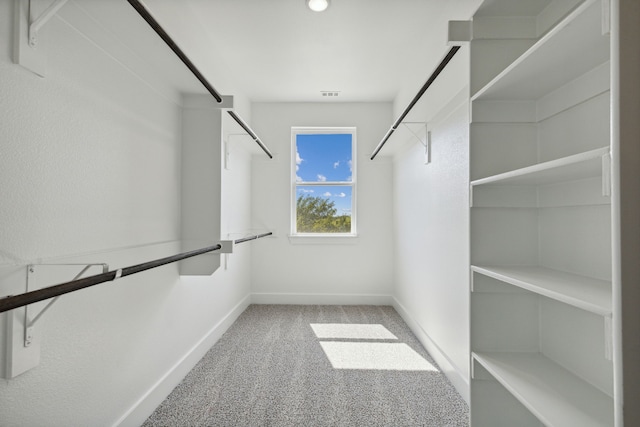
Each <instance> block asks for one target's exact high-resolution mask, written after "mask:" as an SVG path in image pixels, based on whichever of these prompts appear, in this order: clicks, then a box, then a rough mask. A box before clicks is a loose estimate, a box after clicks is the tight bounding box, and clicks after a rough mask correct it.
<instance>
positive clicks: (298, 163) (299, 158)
mask: <svg viewBox="0 0 640 427" xmlns="http://www.w3.org/2000/svg"><path fill="white" fill-rule="evenodd" d="M302 162H304V159H303V158H302V157H300V153H298V150H296V172H297V171H298V169H300V163H302ZM300 181H302V180H300Z"/></svg>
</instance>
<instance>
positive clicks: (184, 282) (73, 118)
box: [0, 1, 251, 426]
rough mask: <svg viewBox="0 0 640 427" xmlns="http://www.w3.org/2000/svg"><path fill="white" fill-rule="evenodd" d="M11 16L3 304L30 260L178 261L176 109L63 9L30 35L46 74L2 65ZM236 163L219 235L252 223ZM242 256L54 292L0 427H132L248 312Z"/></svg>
mask: <svg viewBox="0 0 640 427" xmlns="http://www.w3.org/2000/svg"><path fill="white" fill-rule="evenodd" d="M12 7H13V2H10V1H2V2H0V117H2V120H0V182H1V183H2V185H0V206H1V208H0V296H4V295H8V294H15V293H20V292H22V291H24V286H25V271H26V269H25V265H26V264H28V263H40V262H47V263H62V262H107V263H109V265H110V267H111V268H119V267H124V266H128V265H133V264H136V263H139V262H144V261H148V260H152V259H155V258H158V257H162V256H167V255H171V254H174V253H177V252H179V249H180V246H179V242H178V240H179V239H180V170H181V163H180V159H181V139H180V136H181V130H182V124H181V109H180V106H179V105H177V104H176V103H175V99H174V98H171V97H167V96H165V94H166V88H162V87H154V86H153V84H151V83H149V82H155V83H154V84H156V83H157V84H159V83H158V78H157V76H155V75H154V76H149V79H145V75H141V74H139V73H138V72H133V71H132V68H131V67H130V65H131V64H130V63H127V62H124V61H123V59H122V57H118V56H117V55H118V52H120V53H122V52H125V53H126V47H123V46H122V45H118V44H117V41H116V39H117V38H116V37H109V34H108V33H104V34H100V33H99V31H100V28H99V27H97V26H93V27H92V31H97V32H94V33H92V34H91V37H88V36H87V34H83V33H81V32H80V30H78V28H76V27H75V24H76V23H75V22H71V20H69V19H67V18H68V17H70V16H71V17H72V16H73V13H75V12H76V9H74V8H76V7H77V5H75V4H74V3H73V2H69V4H68V5H66V6H65V7H64V8H63V9H61V11H60V12H59V14H58V16H56V17H55V18H53V19H52V20H51V21H50V22H49V23H48V24H47V26H46V28H45V29H44V30H43V32H42V34H41V35H42V36H43V38H44V39H46V51H45V53H46V57H47V60H48V70H47V75H46V77H45V78H40V77H37V76H35V75H34V74H32V73H31V72H29V71H27V70H26V69H24V68H22V67H20V66H18V65H15V64H13V63H12V61H11V41H12V33H11V29H12V26H13V25H12V20H11V17H12ZM67 8H69V9H67ZM72 12H73V13H72ZM81 22H84V23H86V22H87V21H85V20H82V21H81ZM106 31H108V29H107V30H106ZM95 35H102V36H105V35H106V36H107V37H103V38H102V40H108V41H109V43H113V44H109V45H99V46H98V45H96V44H95V42H94V41H92V40H94V39H92V37H93V36H95ZM43 49H44V48H43ZM129 55H130V52H129ZM150 69H153V68H152V67H151V68H150ZM138 71H139V70H138ZM215 137H217V138H218V139H219V135H216V136H215ZM214 140H215V138H214ZM236 161H237V162H236V165H237V167H236V168H235V169H234V170H233V171H225V172H223V178H222V179H223V182H224V184H223V185H224V188H225V189H226V190H223V192H224V191H227V192H232V193H233V197H231V198H228V200H229V202H230V205H227V206H225V207H224V209H227V210H228V211H230V212H233V213H234V216H233V219H228V220H227V221H226V223H225V226H226V227H227V229H226V230H223V231H224V232H225V233H229V232H242V231H244V230H246V229H248V228H249V225H250V224H249V212H250V211H249V202H250V201H249V185H250V178H249V176H250V172H249V162H250V153H244V152H242V151H239V152H238V153H237V156H236ZM231 204H232V205H231ZM226 217H227V218H228V217H229V215H228V214H226ZM250 251H251V248H250V247H240V248H238V251H237V253H236V254H233V259H232V262H230V263H229V267H228V269H221V270H219V271H218V272H216V274H215V275H214V276H210V277H189V278H180V277H179V276H178V273H177V266H176V265H168V266H165V267H162V268H159V269H155V270H152V271H149V272H145V273H141V274H139V275H136V276H131V277H127V278H124V279H121V280H119V281H116V282H113V283H109V284H104V285H101V286H96V287H93V288H90V289H86V290H83V291H79V292H75V293H73V294H69V295H66V296H64V297H62V298H61V299H60V300H59V301H58V302H57V303H56V304H55V305H54V306H53V307H52V308H51V310H50V311H49V312H47V313H46V315H44V316H43V318H42V319H41V321H40V322H39V324H38V326H37V328H38V334H39V336H40V337H41V361H40V364H39V365H38V366H37V367H36V368H34V369H32V370H30V371H28V372H26V373H24V374H22V375H20V376H18V377H17V378H15V379H13V380H0V419H1V420H2V421H0V424H3V425H29V426H31V425H34V426H35V425H48V426H71V425H78V426H88V425H112V424H114V423H117V422H119V421H122V422H124V423H125V424H136V423H137V422H139V421H140V417H143V418H144V416H145V415H144V413H145V411H146V412H148V413H150V412H151V411H152V410H153V408H154V402H155V404H157V403H159V401H160V400H161V399H162V398H163V397H164V396H162V394H163V393H165V395H166V393H168V392H169V391H170V390H171V387H172V385H171V384H173V383H175V382H177V381H179V379H180V378H179V377H180V375H184V374H185V373H186V371H185V372H183V371H184V369H185V366H187V365H189V364H190V363H191V364H193V363H195V362H196V361H197V358H196V359H195V360H191V358H190V357H189V356H191V357H193V356H194V355H197V354H198V352H199V351H201V350H202V348H201V347H203V346H204V347H206V346H208V345H211V343H212V340H215V338H216V336H218V335H219V333H221V330H222V329H224V327H225V325H226V324H225V323H224V321H225V318H226V316H227V315H228V314H230V313H236V312H237V311H238V310H241V308H242V307H243V304H244V303H248V294H249V277H250V276H249V272H248V268H247V267H248V264H249V256H250ZM47 278H48V279H50V280H59V278H57V277H54V276H47V275H46V274H45V276H43V279H42V280H43V281H44V282H46V281H47V280H48V279H47ZM68 279H71V277H69V278H68ZM54 283H56V282H55V281H54V282H53V283H50V284H54ZM234 308H236V309H237V310H236V311H235V312H234V311H233V310H234ZM221 322H222V323H221ZM216 326H219V327H218V328H216ZM188 367H189V366H187V369H188ZM158 399H160V400H158ZM138 404H139V406H138Z"/></svg>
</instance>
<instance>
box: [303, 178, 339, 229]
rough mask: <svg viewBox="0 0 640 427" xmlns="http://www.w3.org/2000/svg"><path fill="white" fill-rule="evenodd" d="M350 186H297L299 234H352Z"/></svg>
mask: <svg viewBox="0 0 640 427" xmlns="http://www.w3.org/2000/svg"><path fill="white" fill-rule="evenodd" d="M351 203H352V200H351V186H350V185H332V186H322V185H298V186H296V231H297V232H298V233H351V210H352V204H351Z"/></svg>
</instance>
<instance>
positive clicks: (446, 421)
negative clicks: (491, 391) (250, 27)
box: [144, 305, 469, 427]
mask: <svg viewBox="0 0 640 427" xmlns="http://www.w3.org/2000/svg"><path fill="white" fill-rule="evenodd" d="M380 325H381V326H380ZM468 412H469V411H468V407H467V405H466V403H465V402H464V400H463V399H462V398H461V397H460V396H459V395H458V393H457V392H456V391H455V389H454V388H453V386H452V385H451V384H450V383H449V382H448V380H447V378H446V377H445V376H444V374H442V373H441V372H440V371H439V369H438V368H437V366H436V365H435V362H434V361H433V360H432V359H431V357H430V356H429V354H428V353H427V352H426V351H425V350H424V348H423V347H422V346H421V344H420V343H419V341H418V340H417V339H416V337H415V336H414V335H413V334H412V333H411V331H410V330H409V328H408V327H407V325H406V324H405V323H404V322H403V320H402V318H401V317H400V316H399V315H398V314H397V313H396V311H395V310H394V309H393V308H392V307H386V306H295V305H251V306H249V308H248V309H247V310H246V311H245V312H244V313H243V314H242V315H241V316H240V317H239V318H238V320H237V321H236V322H235V323H234V324H233V325H232V326H231V327H230V328H229V330H228V331H227V332H226V333H225V334H224V335H223V336H222V338H220V340H219V341H218V342H217V343H216V344H215V345H214V346H213V347H212V348H211V350H210V351H209V352H208V353H207V354H206V355H205V357H204V358H202V360H201V361H200V362H199V363H198V364H197V365H196V366H195V368H194V369H193V370H192V371H191V372H190V373H189V374H188V375H187V376H186V378H185V379H184V381H183V382H182V383H180V384H179V385H178V386H177V387H176V388H175V389H174V390H173V392H172V393H171V394H170V395H169V397H168V398H167V399H166V400H165V401H164V402H163V403H162V404H161V405H160V406H159V407H158V408H157V409H156V411H155V412H154V413H153V414H152V415H151V416H150V417H149V419H148V420H147V421H146V422H145V423H144V426H147V427H151V426H283V427H284V426H367V427H369V426H385V427H388V426H437V427H441V426H468V425H469V417H468Z"/></svg>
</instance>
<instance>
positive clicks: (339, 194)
mask: <svg viewBox="0 0 640 427" xmlns="http://www.w3.org/2000/svg"><path fill="white" fill-rule="evenodd" d="M334 195H335V196H336V197H347V195H346V194H344V193H338V194H334Z"/></svg>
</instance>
